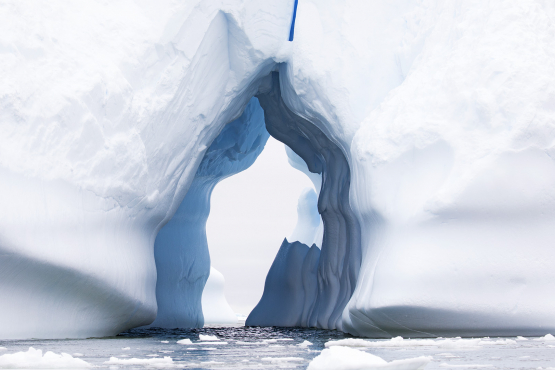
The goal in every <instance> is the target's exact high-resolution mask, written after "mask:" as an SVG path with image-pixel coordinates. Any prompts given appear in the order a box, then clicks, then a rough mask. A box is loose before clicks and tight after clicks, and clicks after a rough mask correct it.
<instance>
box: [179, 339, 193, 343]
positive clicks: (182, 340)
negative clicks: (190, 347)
mask: <svg viewBox="0 0 555 370" xmlns="http://www.w3.org/2000/svg"><path fill="white" fill-rule="evenodd" d="M177 344H193V342H192V341H191V340H190V339H189V338H185V339H180V340H178V341H177Z"/></svg>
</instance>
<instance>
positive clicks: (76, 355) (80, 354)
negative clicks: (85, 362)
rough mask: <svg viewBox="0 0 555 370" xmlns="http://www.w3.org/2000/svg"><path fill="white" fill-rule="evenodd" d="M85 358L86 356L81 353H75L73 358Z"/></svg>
mask: <svg viewBox="0 0 555 370" xmlns="http://www.w3.org/2000/svg"><path fill="white" fill-rule="evenodd" d="M83 356H84V355H83V354H82V353H79V352H75V353H74V354H73V357H83Z"/></svg>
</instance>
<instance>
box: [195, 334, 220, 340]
mask: <svg viewBox="0 0 555 370" xmlns="http://www.w3.org/2000/svg"><path fill="white" fill-rule="evenodd" d="M198 339H199V340H201V341H216V340H220V338H218V337H217V336H215V335H206V334H199V335H198Z"/></svg>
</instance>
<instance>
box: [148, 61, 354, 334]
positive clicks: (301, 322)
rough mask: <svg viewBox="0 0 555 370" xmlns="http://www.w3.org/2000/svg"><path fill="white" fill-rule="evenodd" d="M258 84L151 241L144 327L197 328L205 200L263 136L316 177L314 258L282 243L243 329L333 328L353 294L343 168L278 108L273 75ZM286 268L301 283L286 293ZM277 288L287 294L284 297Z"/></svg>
mask: <svg viewBox="0 0 555 370" xmlns="http://www.w3.org/2000/svg"><path fill="white" fill-rule="evenodd" d="M265 81H266V82H265V83H263V84H262V85H261V89H260V90H259V94H258V95H257V98H258V99H257V98H253V99H251V101H250V102H249V105H248V106H247V108H246V109H245V111H244V112H243V114H242V115H241V117H240V118H239V119H237V120H235V121H233V122H232V123H230V124H228V125H226V127H225V128H224V130H222V132H221V133H220V135H219V136H218V137H217V138H216V139H215V140H214V142H213V143H212V144H211V146H210V147H209V149H208V150H207V152H206V154H205V156H204V158H203V160H202V162H201V164H200V166H199V168H198V170H197V173H196V175H195V179H194V181H193V184H192V185H191V188H190V189H189V191H188V193H187V195H186V197H185V199H184V200H183V202H182V204H181V205H180V206H179V208H178V210H177V212H176V214H175V215H174V217H173V218H172V220H171V221H170V222H168V224H167V225H166V226H165V227H164V228H163V229H162V230H161V231H160V233H159V234H158V237H157V239H156V243H155V256H156V265H157V271H158V283H157V288H156V295H157V303H158V315H157V318H156V320H155V321H154V322H153V323H152V326H160V327H169V328H173V327H196V326H202V324H203V318H202V309H201V307H200V302H201V295H202V289H203V287H204V284H205V282H206V279H207V277H208V269H209V265H210V262H209V260H210V259H209V254H208V245H207V240H206V220H207V217H208V214H209V209H210V194H211V192H212V190H213V188H214V186H215V185H216V184H217V182H219V181H221V180H222V179H224V178H225V177H228V176H231V175H233V174H235V173H237V172H240V171H242V170H244V169H246V168H248V167H249V166H250V165H252V163H253V162H254V160H255V159H256V157H257V156H258V155H259V154H260V152H261V151H262V149H263V147H264V144H265V142H266V140H267V139H268V132H269V133H270V134H271V135H272V136H274V137H275V138H276V139H278V140H280V141H282V142H283V143H285V144H287V145H288V146H289V147H290V148H291V149H292V150H293V151H294V152H295V153H296V154H297V155H298V156H299V157H300V158H302V160H304V162H305V163H306V165H305V166H307V168H308V170H309V171H310V172H311V173H314V174H321V180H319V181H321V189H318V190H319V198H318V212H319V213H320V214H321V215H322V220H323V223H324V235H323V240H322V253H320V249H319V248H318V247H317V246H315V245H313V246H312V247H311V248H309V247H308V246H307V245H305V244H303V243H300V242H294V243H293V244H290V243H289V242H288V241H287V240H285V241H284V243H283V244H282V246H281V248H280V251H279V253H278V255H277V256H276V259H275V262H274V264H273V265H272V268H271V270H270V272H269V275H268V277H267V282H266V286H265V289H264V295H263V297H262V299H261V301H260V303H259V304H258V305H257V307H256V308H255V309H254V310H253V312H252V313H251V315H250V316H249V318H248V319H247V325H262V326H273V325H279V326H314V327H321V328H331V329H336V328H341V316H342V313H343V309H344V308H345V306H346V304H347V302H348V301H349V299H350V297H351V295H352V293H353V290H354V286H355V284H356V278H357V274H358V269H359V266H360V229H359V225H358V222H357V220H356V219H355V217H354V215H353V213H352V211H351V209H350V206H349V200H348V196H349V186H350V171H349V165H348V163H347V161H346V159H345V156H344V154H343V153H342V151H341V150H340V149H339V147H338V146H337V145H335V144H334V143H333V142H332V141H331V140H330V139H329V138H327V136H326V135H325V134H324V133H322V131H321V130H320V129H318V128H317V127H316V126H315V125H313V124H312V123H310V122H309V121H307V120H306V119H304V118H301V117H299V116H297V115H295V114H294V113H293V112H292V111H291V110H290V109H289V108H288V107H287V106H286V105H285V103H284V101H283V98H282V97H281V89H280V78H279V73H278V72H273V73H272V74H271V75H270V76H268V78H266V79H265ZM258 101H260V102H261V105H259V104H258ZM262 112H263V114H264V117H262ZM264 123H265V127H264ZM266 129H267V130H268V131H267V132H266ZM293 161H294V160H293ZM300 165H301V164H297V166H300ZM312 178H313V180H314V179H315V177H314V176H312ZM316 178H320V176H316ZM314 181H317V180H314ZM317 185H320V183H319V182H317ZM305 196H306V195H305ZM316 228H317V225H316ZM308 251H310V252H308ZM307 253H308V255H307ZM305 260H306V261H305ZM284 261H289V262H287V263H285V262H284ZM295 266H296V267H295ZM291 268H293V269H294V270H295V274H297V275H298V276H302V278H301V279H300V281H302V282H303V284H302V285H297V286H296V288H293V286H292V285H291V283H292V280H291V278H292V276H297V275H294V274H291ZM288 282H289V283H288ZM285 286H288V287H290V288H291V289H285V290H284V289H283V288H284V287H285ZM275 302H280V304H279V305H276V304H275Z"/></svg>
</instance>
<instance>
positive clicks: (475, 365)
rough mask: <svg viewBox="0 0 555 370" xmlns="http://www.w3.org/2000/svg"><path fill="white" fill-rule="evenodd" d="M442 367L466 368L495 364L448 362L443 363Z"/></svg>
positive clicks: (478, 367)
mask: <svg viewBox="0 0 555 370" xmlns="http://www.w3.org/2000/svg"><path fill="white" fill-rule="evenodd" d="M439 366H440V367H451V368H459V367H460V368H465V369H480V368H483V367H493V365H481V364H447V363H445V362H444V363H442V364H441V365H439Z"/></svg>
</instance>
